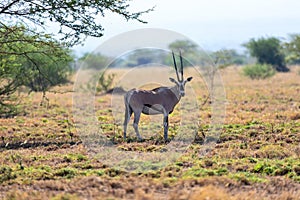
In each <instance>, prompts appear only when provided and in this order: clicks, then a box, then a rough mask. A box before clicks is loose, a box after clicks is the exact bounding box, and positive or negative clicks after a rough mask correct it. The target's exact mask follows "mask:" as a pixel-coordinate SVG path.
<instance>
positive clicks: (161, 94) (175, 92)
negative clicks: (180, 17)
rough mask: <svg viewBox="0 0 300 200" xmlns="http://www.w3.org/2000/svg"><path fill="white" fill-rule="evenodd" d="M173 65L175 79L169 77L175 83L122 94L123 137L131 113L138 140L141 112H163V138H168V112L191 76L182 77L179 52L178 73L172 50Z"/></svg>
mask: <svg viewBox="0 0 300 200" xmlns="http://www.w3.org/2000/svg"><path fill="white" fill-rule="evenodd" d="M172 56H173V62H174V67H175V71H176V75H177V80H175V79H173V78H169V79H170V81H171V82H173V83H175V85H174V86H170V87H158V88H155V89H152V90H139V89H131V90H129V91H128V92H127V93H126V94H125V96H124V102H125V119H124V139H126V129H127V124H128V122H129V120H130V117H131V115H132V113H134V122H133V127H134V130H135V133H136V136H137V138H138V139H139V140H142V137H141V135H140V133H139V129H138V124H139V120H140V116H141V113H143V114H146V115H156V114H163V116H164V117H163V126H164V139H165V141H167V140H168V127H169V120H168V117H169V114H171V113H172V112H173V110H174V107H175V106H176V104H177V103H178V102H179V101H180V98H181V97H183V96H184V95H185V91H184V87H185V84H186V83H187V82H189V81H191V80H192V78H193V77H189V78H187V79H186V80H184V78H183V63H182V56H181V53H180V66H181V68H180V69H179V70H180V75H181V77H180V76H179V73H178V68H177V65H176V60H175V56H174V52H172Z"/></svg>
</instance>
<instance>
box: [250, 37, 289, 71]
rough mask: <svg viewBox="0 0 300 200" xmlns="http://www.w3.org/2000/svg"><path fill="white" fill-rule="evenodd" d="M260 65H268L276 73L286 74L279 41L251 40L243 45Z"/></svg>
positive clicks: (272, 39)
mask: <svg viewBox="0 0 300 200" xmlns="http://www.w3.org/2000/svg"><path fill="white" fill-rule="evenodd" d="M244 46H245V47H246V48H247V49H248V50H249V52H250V55H251V56H253V57H255V58H257V61H258V63H260V64H269V65H272V66H273V67H274V69H275V70H276V71H279V72H287V71H289V69H288V68H287V67H286V64H285V57H284V54H283V49H282V47H281V43H280V40H279V39H277V38H275V37H270V38H259V39H251V40H250V41H249V42H248V43H246V44H245V45H244Z"/></svg>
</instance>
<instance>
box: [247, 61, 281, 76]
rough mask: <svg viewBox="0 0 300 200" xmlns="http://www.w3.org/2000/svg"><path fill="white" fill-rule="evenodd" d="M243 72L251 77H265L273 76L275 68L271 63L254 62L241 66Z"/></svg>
mask: <svg viewBox="0 0 300 200" xmlns="http://www.w3.org/2000/svg"><path fill="white" fill-rule="evenodd" d="M243 73H244V75H245V76H248V77H250V78H251V79H266V78H268V77H271V76H273V75H274V74H275V70H274V69H273V67H272V66H271V65H267V64H254V65H247V66H245V67H244V68H243Z"/></svg>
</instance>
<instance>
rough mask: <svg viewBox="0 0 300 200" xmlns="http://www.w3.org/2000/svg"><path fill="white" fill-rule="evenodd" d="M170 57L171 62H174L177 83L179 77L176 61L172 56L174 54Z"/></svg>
mask: <svg viewBox="0 0 300 200" xmlns="http://www.w3.org/2000/svg"><path fill="white" fill-rule="evenodd" d="M172 55H173V62H174V67H175V71H176V75H177V80H178V81H179V80H180V79H179V75H178V69H177V65H176V60H175V56H174V52H173V51H172Z"/></svg>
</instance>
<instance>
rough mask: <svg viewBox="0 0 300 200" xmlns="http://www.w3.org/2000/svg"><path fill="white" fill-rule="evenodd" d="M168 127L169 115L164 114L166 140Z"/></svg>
mask: <svg viewBox="0 0 300 200" xmlns="http://www.w3.org/2000/svg"><path fill="white" fill-rule="evenodd" d="M168 129H169V116H168V115H164V139H165V141H167V140H168Z"/></svg>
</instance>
